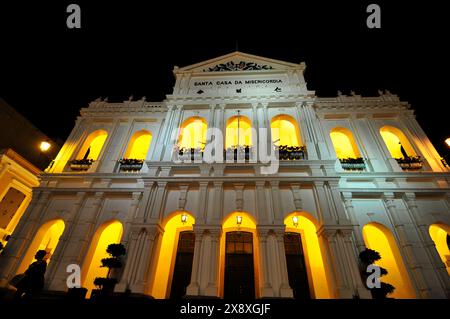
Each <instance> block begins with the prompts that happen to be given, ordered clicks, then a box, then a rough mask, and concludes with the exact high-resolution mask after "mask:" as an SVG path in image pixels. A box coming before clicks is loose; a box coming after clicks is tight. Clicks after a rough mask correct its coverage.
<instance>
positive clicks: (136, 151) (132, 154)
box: [124, 130, 152, 160]
mask: <svg viewBox="0 0 450 319" xmlns="http://www.w3.org/2000/svg"><path fill="white" fill-rule="evenodd" d="M151 142H152V134H151V133H150V132H149V131H146V130H142V131H139V132H136V133H134V134H133V136H132V137H131V139H130V142H129V143H128V148H127V150H126V152H125V156H124V158H130V159H139V160H145V158H146V157H147V152H148V149H149V148H150V144H151Z"/></svg>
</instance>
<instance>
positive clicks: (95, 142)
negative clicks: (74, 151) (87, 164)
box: [77, 130, 108, 161]
mask: <svg viewBox="0 0 450 319" xmlns="http://www.w3.org/2000/svg"><path fill="white" fill-rule="evenodd" d="M107 137H108V133H107V132H106V131H104V130H97V131H95V132H92V133H91V134H90V135H89V136H88V137H87V138H86V141H85V142H84V144H83V147H82V148H81V149H80V152H79V153H78V156H77V159H83V158H84V157H85V156H86V154H87V152H88V151H89V154H88V156H87V158H88V159H92V160H94V161H96V160H97V159H98V156H99V155H100V152H101V150H102V148H103V144H104V143H105V141H106V138H107Z"/></svg>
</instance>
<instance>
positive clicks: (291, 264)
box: [284, 233, 311, 299]
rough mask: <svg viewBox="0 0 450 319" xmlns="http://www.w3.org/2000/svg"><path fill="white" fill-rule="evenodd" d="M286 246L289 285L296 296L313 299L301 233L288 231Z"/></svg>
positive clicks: (297, 297) (285, 239)
mask: <svg viewBox="0 0 450 319" xmlns="http://www.w3.org/2000/svg"><path fill="white" fill-rule="evenodd" d="M284 248H285V251H286V264H287V269H288V276H289V285H290V286H291V288H292V290H293V291H294V298H295V299H311V295H310V292H309V285H308V275H307V273H306V264H305V257H304V254H303V247H302V240H301V237H300V234H298V233H286V234H285V235H284Z"/></svg>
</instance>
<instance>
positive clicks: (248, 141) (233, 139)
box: [225, 115, 252, 148]
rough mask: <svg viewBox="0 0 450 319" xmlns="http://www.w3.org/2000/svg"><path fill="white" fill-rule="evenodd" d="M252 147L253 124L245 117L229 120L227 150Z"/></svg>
mask: <svg viewBox="0 0 450 319" xmlns="http://www.w3.org/2000/svg"><path fill="white" fill-rule="evenodd" d="M237 146H252V123H251V122H250V119H249V118H248V117H246V116H243V115H236V116H232V117H230V118H229V119H228V121H227V125H226V130H225V148H230V147H231V148H235V147H237Z"/></svg>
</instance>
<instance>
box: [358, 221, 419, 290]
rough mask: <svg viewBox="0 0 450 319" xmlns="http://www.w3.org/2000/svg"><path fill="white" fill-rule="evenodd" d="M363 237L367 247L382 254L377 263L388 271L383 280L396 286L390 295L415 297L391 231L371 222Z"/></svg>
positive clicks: (364, 229) (364, 230)
mask: <svg viewBox="0 0 450 319" xmlns="http://www.w3.org/2000/svg"><path fill="white" fill-rule="evenodd" d="M363 237H364V242H365V244H366V247H367V248H370V249H373V250H375V251H377V252H379V253H380V255H381V259H380V260H378V261H377V262H375V264H377V265H379V266H381V267H383V268H385V269H386V270H387V271H388V274H387V275H385V276H383V277H382V278H381V281H383V282H386V283H389V284H391V285H393V286H394V287H395V290H394V292H393V293H392V294H390V295H389V297H392V298H399V299H409V298H415V297H416V296H415V294H414V290H413V287H412V284H411V282H410V280H409V277H408V274H407V272H406V268H405V265H404V264H403V259H402V257H401V255H400V251H399V250H398V247H397V244H396V242H395V239H394V237H393V236H392V234H391V232H390V231H389V230H388V229H387V228H386V227H384V226H382V225H380V224H376V223H370V224H367V225H365V226H364V227H363Z"/></svg>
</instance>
